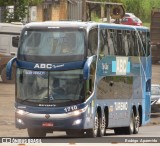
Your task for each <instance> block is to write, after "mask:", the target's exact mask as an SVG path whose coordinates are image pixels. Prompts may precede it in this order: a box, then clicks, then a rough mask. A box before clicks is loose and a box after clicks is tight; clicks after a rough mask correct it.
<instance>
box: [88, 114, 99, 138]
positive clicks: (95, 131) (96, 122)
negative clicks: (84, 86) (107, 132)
mask: <svg viewBox="0 0 160 146" xmlns="http://www.w3.org/2000/svg"><path fill="white" fill-rule="evenodd" d="M93 124H94V125H93V128H92V129H88V130H87V131H86V132H87V137H91V138H95V137H97V136H98V128H99V120H98V113H97V112H96V115H95V117H94V123H93Z"/></svg>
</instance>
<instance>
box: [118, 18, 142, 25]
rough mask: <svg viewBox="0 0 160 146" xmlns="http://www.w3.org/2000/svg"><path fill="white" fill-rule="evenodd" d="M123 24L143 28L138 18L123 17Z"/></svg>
mask: <svg viewBox="0 0 160 146" xmlns="http://www.w3.org/2000/svg"><path fill="white" fill-rule="evenodd" d="M121 24H124V25H136V26H142V21H141V20H140V19H139V18H138V17H123V18H122V20H121Z"/></svg>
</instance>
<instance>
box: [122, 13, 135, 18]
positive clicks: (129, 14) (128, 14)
mask: <svg viewBox="0 0 160 146" xmlns="http://www.w3.org/2000/svg"><path fill="white" fill-rule="evenodd" d="M124 17H136V16H135V15H134V13H125V15H124Z"/></svg>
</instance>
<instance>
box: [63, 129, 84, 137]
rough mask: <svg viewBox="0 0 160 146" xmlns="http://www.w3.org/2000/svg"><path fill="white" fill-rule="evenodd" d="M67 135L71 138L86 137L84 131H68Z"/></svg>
mask: <svg viewBox="0 0 160 146" xmlns="http://www.w3.org/2000/svg"><path fill="white" fill-rule="evenodd" d="M66 134H67V136H69V137H84V131H83V130H76V129H73V130H66Z"/></svg>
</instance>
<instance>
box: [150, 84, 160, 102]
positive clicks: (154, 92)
mask: <svg viewBox="0 0 160 146" xmlns="http://www.w3.org/2000/svg"><path fill="white" fill-rule="evenodd" d="M151 103H152V104H160V85H159V84H152V86H151Z"/></svg>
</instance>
